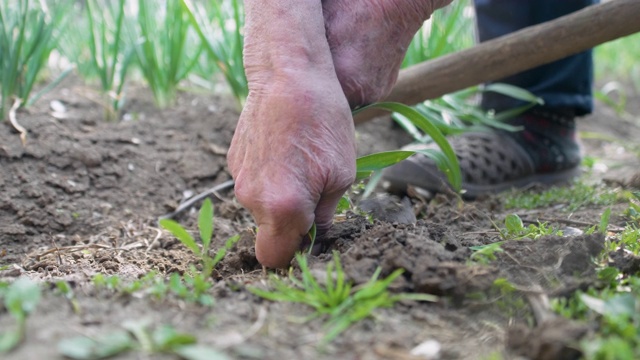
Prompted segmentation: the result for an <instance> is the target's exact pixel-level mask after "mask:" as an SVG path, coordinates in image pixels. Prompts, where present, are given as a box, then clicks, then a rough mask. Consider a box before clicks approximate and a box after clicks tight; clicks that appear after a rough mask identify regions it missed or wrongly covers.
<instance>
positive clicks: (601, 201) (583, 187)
mask: <svg viewBox="0 0 640 360" xmlns="http://www.w3.org/2000/svg"><path fill="white" fill-rule="evenodd" d="M621 200H622V199H620V197H619V196H618V194H617V193H616V192H615V191H614V190H613V189H610V188H607V187H602V186H593V185H587V184H586V183H584V182H583V181H576V182H575V183H574V184H572V185H571V186H564V187H553V188H550V189H547V190H544V191H542V192H540V191H525V192H522V191H517V192H512V193H510V194H507V195H506V196H505V204H504V206H505V208H507V209H513V208H518V209H528V210H530V209H536V208H542V207H549V206H552V205H558V204H563V205H565V207H564V209H566V211H575V210H577V209H579V208H582V207H584V206H588V205H599V206H608V205H613V204H615V203H617V202H619V201H621Z"/></svg>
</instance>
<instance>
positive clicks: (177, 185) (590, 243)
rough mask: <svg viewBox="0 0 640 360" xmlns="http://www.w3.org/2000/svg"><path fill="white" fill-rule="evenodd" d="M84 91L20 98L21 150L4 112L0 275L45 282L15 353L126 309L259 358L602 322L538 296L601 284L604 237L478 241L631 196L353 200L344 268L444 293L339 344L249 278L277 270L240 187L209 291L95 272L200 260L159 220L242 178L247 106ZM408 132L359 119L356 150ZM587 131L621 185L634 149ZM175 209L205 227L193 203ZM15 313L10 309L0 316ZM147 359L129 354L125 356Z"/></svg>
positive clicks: (622, 127)
mask: <svg viewBox="0 0 640 360" xmlns="http://www.w3.org/2000/svg"><path fill="white" fill-rule="evenodd" d="M88 91H90V90H88V89H87V88H85V87H83V86H80V85H75V84H74V82H73V81H67V82H66V83H65V84H63V85H61V86H60V87H59V88H58V90H56V91H55V92H52V93H49V94H48V95H46V96H45V98H44V99H42V100H41V101H39V102H38V103H37V104H36V106H34V107H32V108H29V109H28V110H25V111H20V112H19V113H18V117H19V121H20V123H21V124H22V125H23V126H24V127H26V128H27V129H28V130H29V134H28V137H27V144H26V147H23V146H22V144H21V142H20V138H19V137H18V135H17V133H15V132H14V131H13V130H12V128H11V127H10V125H9V124H8V123H5V125H4V126H0V166H1V167H2V169H3V171H2V172H1V173H0V253H1V255H0V256H1V257H0V266H3V270H2V271H0V280H3V281H6V280H12V279H15V278H17V277H29V278H32V279H37V280H39V281H44V283H45V284H51V285H50V286H45V287H44V288H43V291H44V295H43V300H42V301H41V303H40V304H39V306H38V307H37V310H36V311H35V312H34V313H33V315H32V316H30V317H29V319H28V322H27V334H26V339H25V342H24V343H23V344H22V345H21V346H19V347H18V348H17V349H16V350H15V351H13V352H11V353H9V354H8V355H6V356H7V357H6V358H8V359H45V358H47V359H53V358H61V357H62V355H60V354H59V353H58V352H57V350H56V348H57V346H58V344H59V343H60V342H61V341H62V340H63V339H67V338H70V337H74V336H80V335H84V336H89V337H92V338H95V339H99V338H100V337H101V336H104V335H105V334H108V333H109V332H111V331H114V330H117V329H121V326H122V324H123V323H124V322H126V321H131V320H134V321H139V322H147V324H148V327H149V328H154V327H157V326H160V325H170V326H172V327H173V328H175V329H177V330H179V331H182V332H185V333H188V334H192V335H195V336H196V337H197V338H198V343H199V344H204V345H207V346H210V347H212V348H215V349H218V350H220V351H223V352H224V353H226V354H227V355H229V356H230V357H231V358H259V359H289V358H303V359H311V358H318V359H322V358H327V359H329V358H349V359H355V358H358V359H373V358H389V359H414V358H416V359H417V358H429V357H419V356H417V355H415V353H414V354H413V355H412V354H411V351H412V349H414V348H416V347H417V346H418V345H420V344H423V343H425V342H426V343H427V344H428V345H425V346H426V347H427V348H428V349H429V351H432V352H434V354H437V355H434V357H431V358H434V359H435V358H440V359H488V358H499V357H497V356H500V354H502V355H503V356H505V358H516V357H517V356H525V357H530V358H537V359H568V358H570V357H569V356H571V354H575V350H574V349H575V348H576V346H577V344H578V341H579V339H581V338H583V337H584V336H588V334H589V333H590V332H591V331H593V323H589V322H581V323H580V322H573V321H570V320H567V319H565V318H562V317H560V316H558V315H555V314H553V313H552V312H551V311H550V309H549V308H548V307H547V306H546V305H544V303H545V299H546V297H547V296H549V297H564V298H568V297H570V296H571V295H572V294H573V293H574V292H575V291H577V290H584V289H586V288H588V287H589V286H590V285H594V284H596V282H597V281H598V280H597V276H596V274H597V273H596V264H595V263H594V262H593V261H592V259H593V258H594V257H597V256H598V255H599V254H600V252H601V251H602V249H603V246H604V235H602V234H598V233H597V232H596V233H595V234H592V235H585V234H578V235H575V236H546V237H542V238H540V239H537V240H514V241H510V242H506V243H505V244H504V245H503V246H502V248H501V250H502V251H500V252H495V253H493V254H489V255H490V256H489V258H487V259H484V261H480V260H481V259H478V257H477V256H475V257H474V250H472V248H473V247H476V249H477V248H478V247H479V248H482V247H483V246H485V245H488V244H491V243H495V242H496V241H501V240H502V238H501V236H500V233H499V232H498V231H497V229H496V227H495V225H496V224H497V226H498V227H504V225H503V224H504V219H505V217H506V216H507V215H509V214H513V213H517V214H518V215H519V216H520V217H521V218H522V219H523V220H524V221H525V224H527V221H529V222H532V223H536V222H537V221H538V220H539V219H546V220H547V221H549V225H550V226H553V227H554V228H556V229H563V228H566V227H567V226H569V227H571V228H578V229H579V230H581V231H584V230H586V229H587V228H589V227H590V226H589V224H593V225H597V224H598V223H599V222H600V218H601V215H602V213H603V212H604V211H605V209H606V208H609V207H610V208H612V216H611V219H610V222H609V224H610V227H611V229H613V230H615V229H617V228H619V227H622V226H624V225H625V221H626V218H625V217H624V216H623V215H622V213H623V212H624V210H625V209H626V208H627V207H628V203H625V202H621V203H616V204H605V205H585V206H581V207H580V208H578V209H577V210H575V211H567V205H566V204H564V205H563V204H553V205H551V206H547V207H542V208H537V209H533V210H523V209H518V208H515V209H505V197H504V196H503V197H487V198H483V199H479V200H477V201H474V202H465V203H460V202H459V201H458V200H456V199H451V198H446V197H442V196H440V197H436V198H435V199H433V200H431V201H428V202H427V201H421V200H415V199H414V201H413V204H412V207H411V209H412V211H415V213H416V214H417V215H418V219H419V220H418V222H417V223H416V224H415V225H405V224H398V223H387V222H382V221H379V220H375V219H374V220H373V221H369V219H367V218H366V217H364V216H362V215H358V214H355V213H352V212H348V213H347V214H345V215H343V216H340V217H339V218H337V219H336V224H335V226H334V228H333V229H332V231H331V232H330V233H329V234H328V238H329V239H330V240H331V241H332V243H333V245H332V246H331V248H330V249H331V250H337V251H338V252H339V254H340V257H341V259H342V263H343V266H344V271H345V273H346V275H347V278H348V279H350V280H351V281H353V282H354V283H355V284H362V283H365V282H366V281H367V280H368V279H369V278H370V277H371V276H372V274H373V273H374V271H375V270H376V268H378V267H379V268H381V276H382V277H384V276H387V275H389V274H390V273H391V272H393V271H394V270H395V269H398V268H401V269H404V273H403V275H402V276H401V277H400V278H398V279H397V280H396V281H395V282H393V283H392V285H391V286H390V289H391V291H392V292H393V293H399V292H409V293H427V294H434V295H437V296H439V300H438V301H437V302H415V301H404V300H403V301H401V302H399V303H397V304H396V305H395V306H394V307H392V308H386V309H378V310H376V311H374V313H373V316H372V317H369V318H366V319H365V320H363V321H360V322H357V323H355V324H354V325H353V326H351V327H350V328H349V329H348V330H346V331H345V332H343V333H342V334H341V335H339V336H338V338H336V339H335V340H334V341H332V342H329V343H328V344H325V343H323V341H322V340H323V336H324V334H325V332H326V328H325V327H324V325H323V319H322V318H317V319H313V320H310V321H304V320H305V318H306V317H308V316H309V315H310V314H311V311H310V310H309V308H307V307H305V306H303V305H292V304H290V303H281V302H269V301H266V300H264V299H261V298H259V297H258V296H256V295H254V294H253V293H251V292H250V291H248V290H247V287H251V286H257V287H266V286H268V284H269V281H268V278H267V276H266V274H265V272H264V270H263V269H262V267H261V266H259V264H258V263H257V261H256V259H255V256H254V250H253V239H254V232H253V224H252V220H251V217H250V216H249V215H248V214H247V212H246V211H245V210H244V209H242V207H241V206H240V205H239V204H238V203H237V202H236V201H235V200H234V198H233V193H232V191H220V192H219V193H217V194H215V195H214V196H212V199H213V202H214V206H215V217H214V226H215V230H214V240H213V243H212V248H213V249H219V248H221V247H222V246H223V245H224V242H225V241H226V240H227V239H228V238H229V237H230V236H233V235H235V234H240V235H241V236H240V241H239V242H238V243H237V244H236V245H235V246H234V247H232V248H231V249H230V251H229V253H228V254H227V256H226V257H225V258H224V260H223V261H222V262H221V263H220V264H219V265H218V266H217V267H216V270H215V271H214V280H215V285H214V286H213V287H212V288H211V290H210V291H209V294H210V295H212V297H213V299H214V300H215V303H214V304H213V305H212V306H204V305H201V304H198V303H197V302H194V301H188V300H185V299H181V298H179V297H176V296H171V295H167V296H164V297H162V298H160V299H158V298H156V297H154V296H152V295H151V294H150V293H149V291H145V290H144V289H142V290H140V291H124V290H122V288H119V289H120V290H118V288H117V287H116V288H117V289H110V288H109V287H108V286H97V284H96V281H95V278H94V277H95V275H96V274H104V275H105V276H106V277H109V276H117V277H118V278H119V279H120V281H121V282H122V283H123V284H124V283H130V282H133V281H136V280H137V279H140V278H143V277H144V276H145V275H146V274H149V273H150V272H152V271H153V272H155V273H157V276H158V278H165V277H167V276H168V275H170V274H171V273H181V274H182V273H185V272H187V271H188V270H189V266H190V265H191V264H196V263H197V262H198V259H197V258H196V257H195V256H194V255H192V253H191V252H190V251H189V250H188V249H187V248H186V247H184V246H183V245H182V244H181V243H180V242H179V241H178V240H176V239H175V238H174V237H173V236H172V235H171V234H169V233H168V232H166V231H163V230H160V229H159V227H158V224H157V219H158V217H160V216H162V215H163V214H166V213H169V212H171V211H173V210H175V208H176V207H177V206H178V204H179V203H180V202H181V200H183V198H184V197H187V196H190V195H191V194H195V193H199V192H201V191H205V190H206V189H209V188H211V187H213V186H214V185H216V184H219V183H222V182H224V181H226V180H228V179H230V176H229V173H228V169H227V168H226V161H225V152H226V149H227V148H228V146H229V143H230V140H231V136H232V133H233V128H234V125H235V122H236V120H237V118H238V114H239V113H238V111H237V110H236V109H235V108H234V107H233V105H232V104H234V102H233V101H232V100H231V99H226V98H220V97H210V96H199V95H194V94H180V96H179V99H178V100H177V103H176V105H175V106H173V107H170V108H168V109H166V110H158V109H156V108H155V107H154V105H153V101H152V98H151V96H150V95H149V94H148V93H146V91H145V90H144V89H141V90H140V91H135V92H132V93H135V94H136V95H135V96H133V97H132V98H130V100H129V102H128V104H127V106H126V108H125V109H124V110H123V114H124V116H123V120H122V121H117V122H105V121H103V112H102V110H101V108H100V107H99V106H98V105H97V104H95V103H93V102H91V101H90V100H88V97H87V96H86V94H87V92H88ZM53 100H58V101H60V102H61V103H62V104H64V106H65V108H66V111H65V112H64V113H63V114H57V115H56V116H53V115H52V114H51V112H52V111H51V109H50V108H49V104H50V102H51V101H53ZM581 129H582V130H587V131H595V132H598V133H606V134H611V135H613V136H615V137H618V138H621V139H628V140H632V139H637V138H638V136H639V134H640V127H638V125H634V124H633V123H630V122H628V121H623V120H622V119H620V118H618V117H617V115H615V113H613V111H611V110H610V109H608V108H606V107H604V106H599V107H598V109H597V111H596V114H595V115H593V116H591V117H589V118H587V119H585V120H584V121H583V122H581ZM390 134H392V136H390ZM406 140H407V136H406V135H405V134H403V133H402V131H401V130H399V129H396V128H393V127H391V126H390V124H389V123H388V122H387V121H384V120H382V119H379V120H376V121H375V122H373V123H370V124H367V125H365V126H363V127H361V128H359V141H360V152H361V154H364V153H370V152H372V151H374V150H375V151H381V150H388V149H394V148H397V147H398V146H399V145H401V144H402V143H403V142H404V141H406ZM584 144H585V150H586V153H587V154H588V155H591V156H595V157H597V158H598V159H603V160H602V161H601V160H598V162H600V163H605V164H607V165H608V166H609V169H613V170H610V171H607V172H604V173H602V172H598V171H597V169H599V168H601V166H600V167H599V166H596V167H594V169H595V170H592V172H591V173H590V174H589V175H588V176H587V177H585V179H584V180H583V181H587V182H597V181H599V179H601V178H609V179H610V180H612V181H609V183H610V184H612V185H610V186H612V187H619V186H628V185H629V182H630V179H632V178H633V175H636V176H637V169H638V168H639V167H638V158H637V157H634V156H632V155H630V154H629V153H628V152H624V151H621V150H620V147H619V146H617V145H616V144H615V143H609V142H604V141H601V140H589V141H585V143H584ZM612 165H616V166H612ZM631 185H633V184H631ZM636 186H637V185H636ZM176 220H177V221H179V222H180V223H181V224H183V225H184V226H185V227H187V229H189V230H193V231H195V230H196V222H197V212H196V209H194V210H192V211H189V212H186V213H184V214H181V215H180V216H178V217H177V219H176ZM570 231H571V229H569V230H567V229H565V233H570ZM331 259H332V256H331V255H330V253H325V254H322V255H320V256H318V257H311V258H310V263H311V268H312V269H313V270H314V271H316V272H318V273H320V274H322V271H324V270H326V264H327V263H328V262H329V261H330V260H331ZM498 279H505V280H504V281H503V282H501V280H498ZM496 280H498V281H496ZM59 281H64V282H67V283H68V284H69V285H70V286H71V289H72V290H73V293H74V296H73V301H71V300H69V298H67V297H64V296H62V295H61V294H60V291H59V290H56V288H55V286H54V285H53V284H55V283H56V282H59ZM138 281H139V280H138ZM501 283H502V284H508V286H507V285H505V286H503V287H500V286H499V284H501ZM536 299H537V300H536ZM540 302H542V305H540V306H538V307H536V305H535V304H539V303H540ZM73 304H75V305H73ZM532 304H533V307H532ZM72 305H73V306H72ZM534 310H535V311H534ZM12 324H13V320H12V318H11V317H9V316H7V315H6V313H0V328H2V329H5V328H7V327H8V326H12ZM141 356H143V355H141V352H140V351H133V352H127V353H123V354H121V355H119V357H117V358H123V359H125V358H132V359H133V358H136V359H138V358H141ZM156 356H158V357H156ZM163 356H165V355H163ZM492 356H494V357H492ZM153 358H163V357H162V356H160V355H153ZM166 358H172V357H171V356H170V355H166Z"/></svg>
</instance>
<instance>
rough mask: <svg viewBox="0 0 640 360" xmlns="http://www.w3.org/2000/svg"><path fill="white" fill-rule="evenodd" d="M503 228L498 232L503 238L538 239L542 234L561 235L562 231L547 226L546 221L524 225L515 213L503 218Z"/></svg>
mask: <svg viewBox="0 0 640 360" xmlns="http://www.w3.org/2000/svg"><path fill="white" fill-rule="evenodd" d="M504 224H505V228H504V229H502V230H500V233H501V235H502V237H503V238H504V239H507V240H518V239H524V238H529V239H533V240H535V239H538V238H540V237H542V236H547V235H557V236H562V231H560V230H555V229H554V228H553V227H551V226H549V225H548V224H547V223H546V222H538V224H537V225H536V224H529V226H524V223H523V222H522V219H520V216H518V215H517V214H510V215H508V216H507V217H506V218H505V220H504Z"/></svg>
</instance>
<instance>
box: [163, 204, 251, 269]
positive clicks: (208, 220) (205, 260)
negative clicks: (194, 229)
mask: <svg viewBox="0 0 640 360" xmlns="http://www.w3.org/2000/svg"><path fill="white" fill-rule="evenodd" d="M160 226H162V227H163V228H164V229H166V230H168V231H169V232H171V233H172V234H173V236H175V237H176V238H177V239H178V240H180V242H181V243H182V244H183V245H184V246H186V247H187V248H189V249H190V250H191V251H192V252H193V253H194V254H195V255H196V256H198V257H199V258H200V260H201V262H202V265H203V269H202V274H203V276H204V278H205V279H208V278H209V277H211V273H212V272H213V268H214V267H215V266H216V264H218V262H220V260H222V258H224V256H225V255H226V253H227V251H228V250H229V249H230V248H232V247H233V245H234V244H235V243H236V242H237V241H238V240H239V239H240V235H235V236H233V237H231V238H229V239H228V240H227V242H226V244H225V246H224V247H223V248H222V249H220V250H219V251H218V252H217V253H216V255H215V256H214V257H211V256H209V250H210V248H209V247H210V246H211V237H212V236H213V205H212V204H211V200H209V199H206V200H205V201H204V202H203V203H202V207H201V208H200V214H199V216H198V229H199V230H200V239H201V240H202V250H201V249H200V247H199V246H198V244H196V241H195V240H194V238H193V237H192V236H191V235H190V234H189V233H188V232H187V230H186V229H185V228H184V227H182V225H180V224H178V223H177V222H175V221H173V220H171V219H162V220H160Z"/></svg>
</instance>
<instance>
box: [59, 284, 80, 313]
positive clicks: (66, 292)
mask: <svg viewBox="0 0 640 360" xmlns="http://www.w3.org/2000/svg"><path fill="white" fill-rule="evenodd" d="M56 289H58V291H59V292H60V294H62V296H64V297H65V299H67V301H69V305H71V309H72V310H73V312H74V313H75V314H80V303H78V299H76V295H75V293H74V292H73V289H72V288H71V285H69V283H68V282H66V281H57V282H56Z"/></svg>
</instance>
